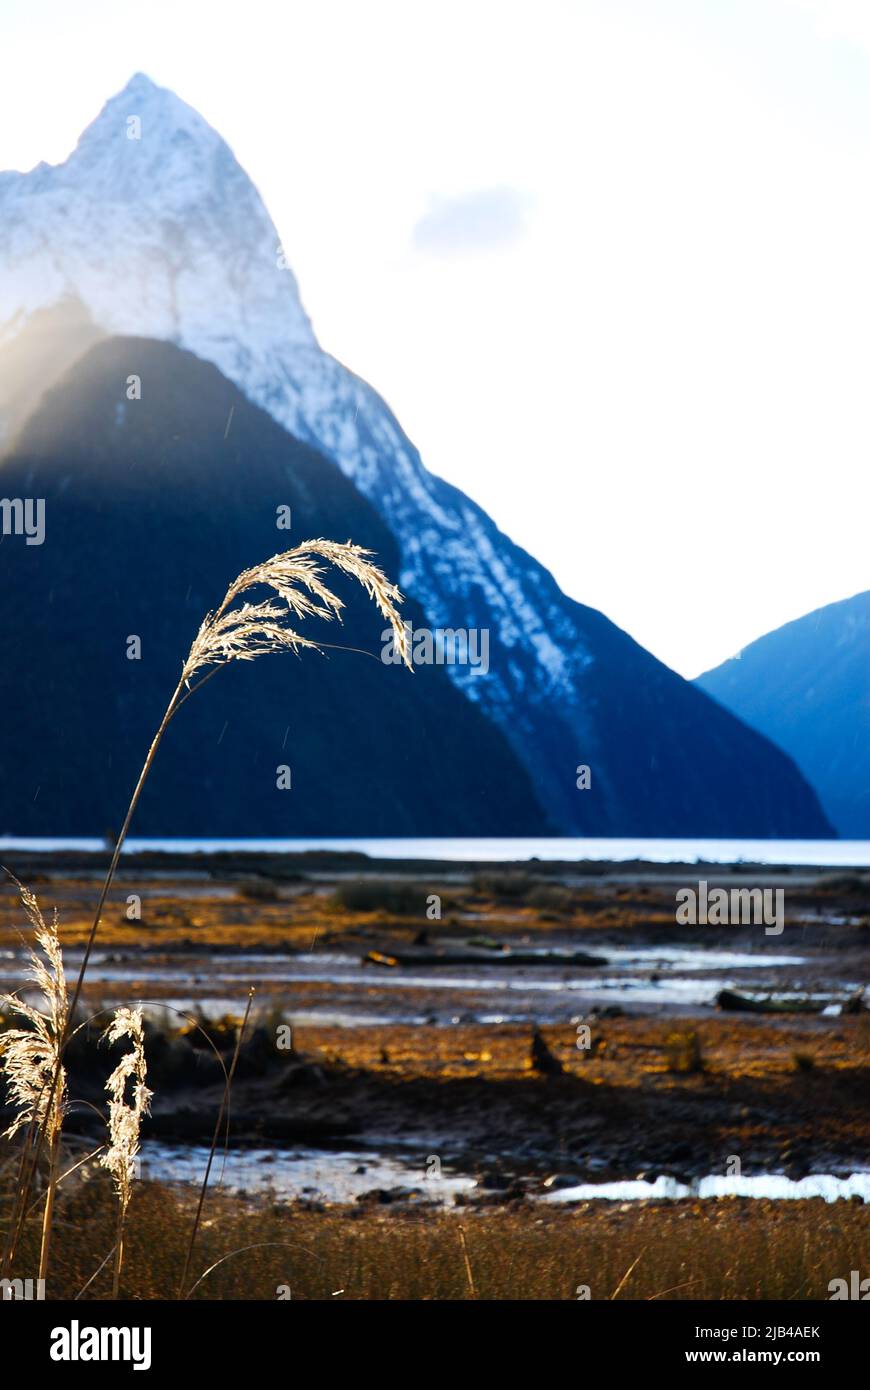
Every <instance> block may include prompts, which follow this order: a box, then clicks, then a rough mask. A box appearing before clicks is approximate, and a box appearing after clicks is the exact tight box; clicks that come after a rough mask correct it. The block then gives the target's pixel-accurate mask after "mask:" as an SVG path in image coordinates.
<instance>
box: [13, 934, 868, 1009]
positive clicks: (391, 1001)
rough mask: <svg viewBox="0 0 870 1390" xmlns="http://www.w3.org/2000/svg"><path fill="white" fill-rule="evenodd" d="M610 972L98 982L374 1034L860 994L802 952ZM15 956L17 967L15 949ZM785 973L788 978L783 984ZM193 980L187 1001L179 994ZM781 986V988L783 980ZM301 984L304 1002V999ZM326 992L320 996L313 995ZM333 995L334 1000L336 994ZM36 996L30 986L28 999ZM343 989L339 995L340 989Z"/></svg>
mask: <svg viewBox="0 0 870 1390" xmlns="http://www.w3.org/2000/svg"><path fill="white" fill-rule="evenodd" d="M601 949H602V951H603V953H604V955H605V957H606V960H607V964H606V965H603V966H600V967H590V968H586V967H574V966H561V965H556V964H555V963H553V964H552V965H547V966H546V967H545V966H536V967H534V968H526V967H523V966H517V967H514V968H512V969H511V970H510V971H506V970H505V969H504V968H503V967H499V966H493V967H487V966H486V964H485V963H481V964H479V965H478V964H475V965H474V966H468V967H456V966H445V967H432V968H427V969H425V970H421V969H419V968H417V969H415V968H414V967H412V966H397V967H393V968H389V969H387V968H382V967H378V966H371V965H363V963H362V961H361V959H360V957H359V956H357V955H351V954H349V953H345V952H335V951H324V952H322V953H318V952H311V953H305V954H301V955H297V956H281V955H277V954H263V953H258V952H253V953H252V954H251V955H250V956H237V955H229V954H226V953H224V952H221V951H216V952H214V953H213V954H211V953H210V954H209V955H208V957H204V956H189V957H178V958H173V959H172V960H171V961H167V960H165V959H161V958H160V956H159V953H157V954H156V956H155V955H152V954H151V953H148V952H142V953H137V954H135V955H130V956H129V957H128V956H125V954H124V952H123V951H120V952H118V951H115V952H109V953H103V952H96V953H95V954H94V956H93V958H92V961H91V969H90V978H91V980H92V981H93V982H94V983H102V984H104V985H106V986H107V987H108V988H109V989H110V990H112V989H113V988H117V987H120V986H123V985H127V986H128V988H129V990H130V991H132V992H133V993H134V994H135V996H136V997H137V998H139V999H142V1000H152V1001H153V1003H154V1005H156V1004H157V1001H158V999H159V1000H161V1001H162V1002H163V1003H164V1004H165V1005H166V1006H168V1007H174V1008H176V1009H179V1010H181V1011H183V1012H189V1011H190V1010H191V1009H193V1008H195V1009H196V1010H197V1012H199V1011H201V1012H202V1013H204V1014H206V1015H208V1016H211V1017H215V1016H219V1015H221V1014H226V1013H237V1012H239V1011H240V1009H241V1008H243V1006H244V1000H245V998H246V995H247V991H248V989H249V988H250V986H251V985H255V986H256V988H257V998H258V1000H259V1002H260V1003H261V1004H263V1005H266V1004H273V1005H276V1006H279V1007H281V1008H282V1009H285V1010H286V1011H287V1013H288V1017H290V1018H291V1019H292V1021H293V1022H294V1023H295V1024H296V1025H297V1026H302V1024H303V1023H304V1022H311V1023H313V1022H319V1023H320V1025H321V1026H334V1027H364V1026H367V1025H375V1024H380V1025H383V1024H386V1023H405V1024H416V1025H421V1024H424V1023H431V1024H434V1025H441V1026H444V1025H447V1024H450V1023H452V1022H454V1021H455V1018H454V1016H455V1015H457V1014H460V1013H461V1014H462V1015H463V1017H464V1018H465V1021H479V1022H482V1021H484V1020H485V1019H487V1018H492V1017H495V1016H498V1017H499V1018H500V1019H501V1020H502V1021H504V1022H517V1023H519V1022H524V1021H528V1020H529V1019H531V1018H534V1019H535V1020H536V1021H537V1022H538V1023H547V1022H552V1023H558V1022H564V1021H566V1020H567V1019H568V1018H570V1017H571V1016H572V1015H573V1014H575V1013H578V1012H582V1010H583V1009H586V1008H590V1007H592V1006H593V1005H598V1006H607V1005H611V1004H619V1005H622V1006H626V1007H629V1008H631V1007H639V1006H649V1005H652V1006H654V1007H656V1008H664V1007H671V1008H677V1009H691V1008H695V1009H697V1008H699V1007H702V1008H706V1007H710V1006H712V1005H713V1003H714V1001H715V998H716V995H717V993H718V991H719V990H720V989H722V988H723V987H727V988H732V989H733V988H738V989H740V990H742V991H744V992H748V993H759V992H760V993H763V994H766V993H769V992H770V991H771V990H772V989H775V990H776V994H777V997H779V998H782V999H786V998H788V997H790V996H794V997H798V996H800V997H803V996H804V995H805V994H808V993H809V994H811V995H812V997H814V998H818V999H819V1001H820V1002H822V1003H828V1004H831V1005H833V1004H834V1003H835V1002H836V1001H837V1000H838V999H841V998H842V997H843V996H844V995H846V994H849V993H851V992H853V990H854V989H856V988H857V985H856V984H855V983H854V982H842V983H839V982H838V983H837V986H836V988H833V987H832V989H831V991H830V993H825V994H819V993H818V992H817V991H810V990H806V989H804V988H803V986H802V983H801V977H800V976H799V975H798V976H796V975H795V974H794V971H795V970H796V969H799V968H800V967H804V966H806V965H807V961H806V959H805V958H804V957H803V956H800V955H786V954H780V953H777V954H775V955H774V954H768V953H766V952H753V951H745V950H743V951H728V950H721V949H713V948H711V949H705V948H703V947H701V946H693V947H683V946H664V945H662V946H640V947H635V948H631V947H610V946H609V945H607V944H604V945H603V946H602V948H601ZM10 958H11V959H15V957H13V955H12V953H10ZM79 960H80V952H77V951H69V952H68V953H67V964H68V967H69V969H70V970H73V971H74V970H76V969H77V968H78V964H79ZM23 963H24V961H23V956H22V955H21V954H20V953H18V955H17V969H16V968H14V967H12V968H10V967H9V966H4V963H3V962H2V961H0V990H2V989H4V988H10V989H11V988H15V987H16V985H17V986H19V987H20V985H21V980H20V977H19V972H20V970H21V968H22V967H23ZM782 972H787V973H786V975H785V977H783V973H782ZM181 979H184V980H185V982H186V988H187V989H189V991H190V992H189V993H187V994H182V993H179V992H178V989H179V981H180V980H181ZM775 981H776V982H777V983H776V984H775V983H774V982H775ZM300 987H304V988H305V990H306V994H305V996H304V997H300ZM312 990H316V991H318V992H319V995H318V996H315V995H314V994H312V993H311V991H312ZM327 991H328V993H327ZM26 992H27V991H26V990H25V993H26ZM336 992H337V993H336Z"/></svg>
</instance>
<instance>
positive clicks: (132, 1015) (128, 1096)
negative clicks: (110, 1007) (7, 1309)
mask: <svg viewBox="0 0 870 1390" xmlns="http://www.w3.org/2000/svg"><path fill="white" fill-rule="evenodd" d="M103 1037H104V1038H105V1039H106V1041H107V1042H110V1043H113V1042H120V1041H121V1039H122V1038H129V1039H130V1041H131V1042H132V1044H133V1045H132V1047H131V1049H130V1051H129V1052H125V1053H124V1056H123V1057H122V1058H121V1060H120V1062H119V1063H118V1065H117V1066H116V1068H115V1070H114V1071H113V1072H112V1074H111V1076H110V1077H109V1079H108V1081H107V1082H106V1090H107V1091H108V1092H109V1095H110V1096H111V1101H110V1102H109V1148H108V1150H107V1152H106V1153H105V1154H104V1155H103V1157H102V1158H101V1159H100V1163H101V1164H102V1166H103V1167H104V1168H108V1170H109V1172H110V1173H111V1174H112V1177H113V1178H114V1180H115V1189H116V1191H117V1193H118V1239H117V1243H116V1245H115V1272H114V1278H113V1282H112V1297H113V1298H117V1297H118V1285H119V1282H120V1278H121V1265H122V1263H123V1259H124V1221H125V1218H126V1215H127V1207H128V1205H129V1202H130V1194H131V1191H132V1182H133V1179H134V1177H135V1176H136V1155H137V1154H138V1152H139V1131H140V1129H141V1128H142V1117H143V1116H144V1115H147V1114H148V1113H149V1107H150V1103H151V1096H152V1094H153V1092H152V1091H149V1089H148V1087H147V1086H146V1085H145V1078H146V1076H147V1067H146V1064H145V1035H144V1029H143V1025H142V1010H141V1009H127V1008H119V1009H116V1010H115V1013H114V1016H113V1018H112V1021H111V1023H110V1024H109V1026H108V1027H107V1028H106V1030H105V1032H104V1034H103Z"/></svg>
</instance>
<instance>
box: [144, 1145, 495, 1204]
mask: <svg viewBox="0 0 870 1390" xmlns="http://www.w3.org/2000/svg"><path fill="white" fill-rule="evenodd" d="M208 1154H209V1151H208V1149H207V1148H205V1147H203V1146H201V1145H185V1146H182V1145H179V1144H163V1143H159V1142H158V1141H156V1140H146V1141H145V1143H143V1145H142V1149H141V1154H140V1159H139V1176H140V1177H141V1178H143V1179H146V1180H150V1181H152V1182H184V1183H193V1184H195V1185H197V1186H198V1185H199V1184H200V1183H201V1182H202V1177H203V1173H204V1172H205V1167H206V1163H207V1162H208ZM435 1162H436V1163H437V1162H438V1161H437V1159H436V1161H435ZM433 1167H434V1165H433V1164H432V1163H430V1161H429V1159H428V1156H426V1155H423V1154H421V1155H418V1156H416V1157H414V1156H411V1155H408V1156H404V1157H393V1156H391V1155H389V1154H384V1153H375V1152H371V1151H369V1150H351V1151H348V1150H342V1151H336V1152H334V1151H331V1150H324V1149H311V1148H297V1149H268V1148H263V1149H230V1150H229V1152H228V1154H227V1157H226V1162H224V1159H223V1155H222V1154H221V1153H220V1151H219V1152H218V1155H217V1157H216V1158H215V1161H214V1166H213V1168H212V1179H211V1184H210V1185H211V1187H213V1188H218V1187H220V1188H222V1189H223V1191H225V1192H230V1193H235V1194H243V1193H244V1194H247V1195H249V1196H267V1195H269V1196H273V1197H275V1198H276V1199H278V1200H281V1201H322V1202H354V1201H356V1200H357V1198H358V1197H361V1196H363V1195H365V1193H367V1192H374V1191H377V1190H387V1191H389V1190H391V1189H395V1188H400V1189H402V1190H404V1191H408V1190H409V1189H410V1190H411V1191H412V1192H413V1196H414V1198H416V1200H418V1201H428V1202H436V1203H437V1204H438V1205H440V1206H451V1205H452V1204H453V1199H454V1197H455V1195H456V1193H457V1192H469V1191H471V1189H472V1188H474V1187H476V1186H477V1184H476V1182H475V1179H474V1178H471V1177H467V1176H464V1175H462V1174H456V1173H453V1172H450V1171H447V1170H440V1171H438V1172H437V1173H434V1172H433V1173H432V1175H431V1176H427V1170H430V1169H432V1168H433Z"/></svg>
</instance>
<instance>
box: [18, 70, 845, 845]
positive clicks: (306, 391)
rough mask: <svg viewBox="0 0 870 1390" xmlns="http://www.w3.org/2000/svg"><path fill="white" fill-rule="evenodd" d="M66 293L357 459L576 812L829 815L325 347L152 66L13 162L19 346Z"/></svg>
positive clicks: (664, 816)
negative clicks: (484, 645)
mask: <svg viewBox="0 0 870 1390" xmlns="http://www.w3.org/2000/svg"><path fill="white" fill-rule="evenodd" d="M133 118H136V119H137V120H138V122H139V123H140V128H137V127H136V125H135V124H134V123H133ZM136 133H138V134H139V135H140V138H138V139H136V138H130V136H131V135H135V134H136ZM67 299H70V300H73V299H74V300H76V301H78V302H80V304H81V305H82V306H83V309H84V311H86V313H87V314H88V315H89V316H90V319H91V321H92V322H93V324H94V325H96V326H97V327H98V328H99V329H101V330H104V331H105V332H107V333H112V334H129V335H140V336H147V337H153V338H162V339H165V340H169V341H171V342H174V343H176V344H177V345H178V346H180V347H183V348H186V349H188V350H190V351H192V352H193V353H195V354H196V355H198V356H199V357H202V358H204V359H206V360H208V361H211V362H213V363H214V364H215V365H216V366H217V367H219V368H220V370H221V371H222V372H223V373H224V374H225V375H226V376H227V377H228V378H229V379H230V380H231V381H232V382H234V383H235V384H236V385H237V386H238V387H239V388H240V389H241V390H242V391H243V392H244V393H245V394H246V395H247V396H248V397H249V399H251V400H252V401H254V402H255V403H257V404H258V405H260V406H262V407H264V408H265V409H266V410H267V411H269V413H270V414H271V415H272V416H273V417H274V418H275V419H276V420H277V421H278V422H279V423H281V424H282V425H284V426H285V427H286V428H287V429H288V430H289V431H290V432H291V433H292V434H293V435H295V436H296V437H297V438H299V439H301V440H303V441H305V442H307V443H310V444H312V445H314V446H316V447H317V448H319V449H320V450H321V451H322V452H323V453H326V454H327V455H329V456H330V457H332V458H334V459H335V460H336V461H337V462H338V463H339V465H340V466H341V468H342V470H343V471H344V473H345V474H346V475H347V476H348V477H349V478H351V479H352V480H353V481H354V483H355V484H356V485H357V487H358V488H359V489H360V490H361V491H362V492H363V493H364V494H365V495H366V496H367V497H368V498H369V499H370V501H371V502H372V503H373V504H374V506H375V507H376V508H377V509H378V510H379V511H380V513H381V515H382V516H383V517H384V519H385V520H386V522H387V524H388V525H389V527H390V529H391V530H392V531H393V533H394V535H395V536H396V537H397V538H398V540H399V543H400V547H401V554H402V570H401V575H400V582H401V584H402V586H403V588H405V589H406V590H407V591H408V592H409V593H410V594H412V595H413V596H414V597H415V598H417V599H418V600H419V602H420V603H421V604H422V606H423V608H424V609H425V611H426V613H427V614H428V617H429V620H430V622H431V623H432V624H433V626H439V627H449V628H479V629H488V630H489V633H490V639H489V640H490V670H489V673H488V674H486V675H483V674H480V673H476V672H475V671H474V668H472V667H468V666H450V667H449V668H448V669H449V673H450V675H451V677H452V679H453V680H454V681H455V682H456V683H457V684H458V685H459V686H460V687H461V689H462V690H463V691H464V693H465V694H466V695H467V696H468V697H469V698H470V699H472V700H475V701H476V702H478V703H479V704H480V706H481V707H482V708H483V709H484V711H485V712H486V713H487V714H488V715H489V716H490V717H491V718H493V719H494V720H495V721H496V722H497V723H498V724H499V725H500V726H501V728H502V729H503V731H504V732H505V734H506V735H507V737H508V739H509V740H510V742H511V744H512V745H513V747H514V749H515V751H516V752H517V753H518V755H519V756H520V759H521V760H522V762H523V763H524V764H525V766H526V768H527V769H528V770H529V772H530V773H531V775H532V778H533V779H534V782H535V785H536V789H537V791H538V794H539V797H540V799H541V801H542V803H543V804H544V805H545V806H546V807H547V809H548V811H549V813H550V814H551V816H552V817H553V818H554V820H555V821H556V822H557V823H558V824H560V825H561V826H562V827H563V829H564V830H565V831H566V832H575V833H600V834H608V833H647V834H662V835H664V834H680V833H699V834H700V833H706V834H715V833H721V834H738V833H744V834H747V835H748V834H762V835H763V834H785V833H794V834H802V833H807V834H816V833H819V834H824V833H826V830H827V827H826V825H825V822H824V818H823V817H822V815H821V812H820V810H819V808H818V806H817V804H816V802H815V799H814V797H813V795H812V793H811V792H810V790H809V788H808V787H807V786H806V785H805V784H803V783H802V782H801V781H800V779H799V778H798V776H797V773H796V771H795V769H794V768H793V767H792V765H791V764H790V763H789V762H788V760H787V759H782V758H781V755H779V753H778V752H777V751H776V750H774V749H772V748H771V747H770V746H769V745H768V744H767V743H766V742H765V740H763V739H758V738H757V736H755V735H750V734H749V731H748V730H745V729H743V726H741V725H739V724H738V723H737V721H733V720H729V718H728V716H727V715H725V714H724V712H723V711H720V710H719V709H718V707H717V706H716V705H715V704H713V703H712V702H710V701H708V700H707V699H706V698H705V697H704V696H703V695H701V694H700V693H699V692H697V691H694V690H693V689H692V687H690V686H689V685H688V684H687V683H686V682H682V681H681V680H680V678H679V677H677V676H675V675H674V674H673V673H672V672H670V671H667V670H666V668H664V667H662V666H661V665H660V663H658V662H656V661H655V659H654V658H652V657H651V656H649V654H648V653H646V652H643V650H642V649H641V648H639V647H637V646H636V644H634V643H633V642H631V640H630V639H629V638H627V637H625V634H623V633H621V632H619V630H618V629H617V628H615V627H614V626H613V624H610V623H608V622H607V620H606V619H604V618H603V617H602V616H601V615H600V614H597V613H595V612H594V611H593V610H591V609H587V608H584V607H582V606H581V605H579V604H576V603H574V602H572V601H571V600H569V599H567V598H566V597H565V596H564V595H563V594H562V593H561V591H560V590H559V589H558V587H557V585H556V584H555V582H554V580H553V579H552V577H551V576H550V574H549V573H548V572H547V571H546V570H545V569H544V568H543V567H542V566H540V565H538V564H537V563H536V562H535V561H534V560H533V559H532V558H531V557H530V556H529V555H527V554H526V553H525V552H523V551H521V550H520V549H519V548H518V547H516V546H514V545H513V544H512V543H511V542H510V541H509V540H508V539H507V538H506V537H505V536H504V535H502V534H501V533H500V532H499V531H498V529H497V527H496V526H495V525H494V524H493V522H492V521H491V520H490V518H489V517H488V516H487V515H486V514H485V513H484V512H483V511H482V510H481V509H480V508H479V507H477V506H476V505H475V504H474V503H473V502H471V501H470V500H469V499H468V498H467V497H465V496H464V495H463V494H462V493H461V492H459V491H458V490H457V489H455V488H453V487H451V486H449V485H448V484H446V483H444V482H443V481H441V480H439V479H438V478H436V477H434V476H433V475H432V474H430V473H428V472H427V471H426V469H425V468H424V467H423V464H422V462H421V460H420V456H419V454H418V453H417V451H416V449H415V448H414V447H413V445H412V444H411V443H410V441H409V440H408V439H407V438H406V436H405V435H404V434H403V432H402V430H401V428H400V426H399V425H398V423H397V421H396V420H395V418H394V417H393V415H392V414H391V412H390V411H389V409H388V408H387V406H386V405H385V403H384V402H383V401H382V400H381V398H380V397H379V396H378V395H377V393H376V392H375V391H373V390H372V389H371V388H370V387H369V386H368V385H367V384H366V383H365V382H363V381H361V380H360V379H359V378H358V377H356V376H354V375H353V374H352V373H351V372H349V371H348V370H347V369H346V368H344V367H343V366H342V365H341V364H340V363H338V362H337V361H336V360H335V359H334V358H332V357H330V356H329V355H328V354H326V353H324V352H323V351H322V350H321V349H320V347H319V345H318V343H317V341H316V338H315V336H314V333H313V331H312V328H311V324H310V322H309V320H308V318H307V315H306V314H305V311H304V309H303V308H302V305H301V303H300V300H299V294H298V290H297V286H296V281H295V279H294V277H293V275H292V273H291V271H290V270H289V269H287V268H286V267H285V265H284V261H283V255H282V253H281V248H280V246H279V242H278V236H277V233H276V231H275V228H274V226H273V225H272V222H271V220H270V218H269V215H268V213H267V212H266V210H265V208H264V206H263V203H262V201H261V199H260V196H259V194H258V193H257V191H256V189H255V187H254V185H253V184H252V183H251V182H250V180H249V179H248V178H247V176H246V175H245V173H244V172H243V170H242V169H241V168H240V166H239V165H238V163H237V162H236V160H235V158H234V156H233V155H232V153H231V151H230V150H229V148H228V147H227V146H226V144H225V143H224V142H223V140H222V139H221V138H220V136H218V135H217V134H216V132H215V131H214V130H212V128H211V127H210V126H209V125H208V124H207V123H206V122H205V121H204V120H203V119H202V117H200V116H199V115H198V114H197V113H196V112H195V111H193V110H192V109H191V108H190V107H188V106H187V105H186V104H185V103H184V102H182V101H181V100H179V99H178V98H177V97H176V96H175V95H174V94H172V93H171V92H168V91H166V90H165V89H162V88H160V87H158V86H156V85H155V84H154V83H153V82H151V81H150V79H148V78H147V77H145V76H143V75H142V74H139V75H137V76H136V77H134V78H133V79H132V80H131V82H130V83H129V84H128V86H127V87H126V88H125V89H124V91H123V92H121V93H120V94H119V95H117V96H115V97H114V98H112V99H111V100H110V101H109V102H108V103H107V104H106V106H105V107H104V108H103V110H102V112H101V113H100V115H99V116H98V117H97V119H96V120H95V121H94V122H93V124H92V125H91V126H89V127H88V129H87V130H86V131H85V132H84V134H83V135H82V137H81V139H80V141H79V144H78V146H77V147H76V149H75V151H74V152H73V154H72V155H71V156H70V158H69V159H68V160H67V161H66V162H65V163H64V164H62V165H58V166H51V167H50V166H47V165H45V164H41V165H39V166H38V167H37V168H36V169H34V170H33V171H32V172H30V173H28V174H19V173H5V174H0V346H2V344H3V343H4V341H8V340H9V339H10V338H13V337H14V336H15V335H16V334H17V333H18V332H19V331H20V329H21V328H22V327H23V326H24V325H26V324H27V323H28V322H29V321H30V320H31V318H32V316H33V315H34V314H36V313H37V312H39V311H45V310H47V309H49V308H50V307H51V306H52V305H57V304H60V303H62V302H63V301H65V300H67ZM0 399H2V397H0ZM0 438H2V435H0ZM554 505H558V499H554ZM604 663H609V664H608V666H607V669H604V665H603V664H604ZM686 701H688V703H686ZM683 705H685V710H684V713H683V714H682V715H681V718H680V721H678V722H677V721H675V718H674V711H675V710H676V708H677V707H678V706H679V707H682V706H683ZM723 721H724V722H723ZM747 737H748V739H749V743H748V744H747V743H746V739H747ZM753 740H754V742H753ZM744 744H745V747H744ZM738 745H739V746H740V748H742V750H743V751H742V753H740V757H741V759H742V766H741V769H740V770H739V771H738V772H737V773H736V774H735V773H734V771H733V769H734V764H735V758H736V757H737V756H738ZM579 763H587V764H590V765H591V766H592V767H593V769H594V780H593V789H592V790H591V791H590V792H585V793H580V792H578V789H577V786H576V781H575V770H576V767H577V765H578V764H579ZM638 765H640V768H641V773H640V776H639V774H638ZM720 765H721V769H722V774H723V775H722V778H720V786H721V785H725V786H727V787H728V788H729V791H728V792H727V793H724V794H723V793H721V792H720V793H719V795H718V796H717V797H716V798H715V799H711V798H710V797H709V796H708V795H707V793H706V791H705V787H704V775H705V774H704V773H703V772H702V768H704V767H706V768H708V769H709V779H710V780H711V781H712V783H713V784H714V785H715V784H716V768H717V767H719V766H720ZM794 782H797V785H792V784H793V783H794Z"/></svg>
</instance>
